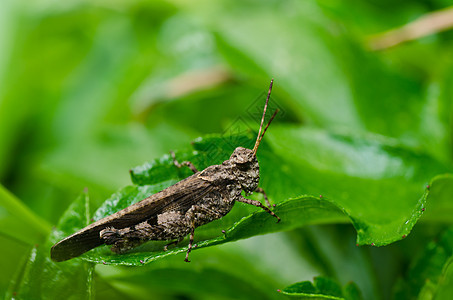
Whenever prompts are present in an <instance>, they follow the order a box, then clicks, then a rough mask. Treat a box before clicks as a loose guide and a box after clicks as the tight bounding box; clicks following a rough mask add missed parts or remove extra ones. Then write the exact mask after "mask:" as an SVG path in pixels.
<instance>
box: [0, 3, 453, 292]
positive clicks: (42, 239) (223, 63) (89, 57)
mask: <svg viewBox="0 0 453 300" xmlns="http://www.w3.org/2000/svg"><path fill="white" fill-rule="evenodd" d="M2 4H3V5H2V9H1V10H0V20H1V23H2V26H0V41H1V42H2V45H3V47H2V49H1V50H0V79H1V80H0V182H1V184H2V185H0V241H1V243H2V249H1V250H0V251H1V255H0V265H1V266H2V272H1V274H0V292H1V293H0V295H1V296H5V297H6V298H18V299H32V298H41V299H55V298H61V297H62V296H63V297H65V298H68V297H72V298H75V299H80V298H96V299H104V298H108V299H127V298H130V299H148V298H149V297H151V296H152V298H153V299H159V298H163V299H168V298H180V297H185V298H197V299H212V298H213V297H216V298H220V299H231V298H235V299H237V298H244V299H251V298H262V299H274V298H276V299H277V298H278V299H284V298H285V297H286V298H288V297H289V298H301V299H308V298H309V299H388V298H394V299H415V298H421V299H424V298H430V299H449V298H451V295H452V294H453V291H452V289H451V287H452V286H453V285H452V282H453V268H452V266H453V264H452V261H453V256H452V253H453V252H452V249H453V246H452V245H453V234H452V227H451V226H452V222H453V218H452V217H451V216H452V215H453V202H452V201H451V199H452V196H453V166H452V157H453V155H452V154H453V151H452V136H453V133H452V115H453V111H452V105H451V99H452V96H453V89H452V87H453V72H452V70H453V68H452V66H453V60H452V57H451V49H452V47H453V45H452V39H451V35H452V32H451V31H445V32H441V33H436V34H433V35H431V36H426V37H423V38H420V39H418V40H415V41H410V42H406V43H402V44H400V45H397V46H395V47H392V48H388V49H384V50H380V51H375V50H372V49H371V48H370V45H371V43H370V40H371V41H372V40H373V39H376V36H375V34H377V33H380V32H384V31H387V30H390V29H392V28H395V27H397V26H401V25H403V24H405V23H407V22H409V21H412V20H414V19H416V18H418V17H420V16H422V15H423V14H426V13H430V12H432V11H433V10H436V9H441V8H444V7H445V5H447V2H445V1H442V0H431V1H423V2H413V1H400V2H398V3H394V2H389V1H384V2H380V3H376V2H374V1H365V2H364V1H360V2H359V1H354V2H350V3H343V2H338V1H317V2H315V1H273V0H269V1H254V0H249V1H242V2H241V3H235V2H231V1H201V0H200V1H194V2H191V3H188V2H184V1H166V2H165V1H154V2H149V3H148V2H147V1H142V0H134V1H113V2H106V1H95V3H93V2H86V1H64V2H61V3H56V2H54V1H53V2H51V1H47V0H43V1H31V2H30V1H27V2H25V1H12V0H7V1H4V2H3V3H2ZM383 20H385V21H383ZM271 77H273V78H274V79H275V83H274V90H273V94H272V99H271V109H270V110H273V109H275V108H279V109H280V111H281V112H280V113H279V114H278V115H277V118H276V120H275V121H274V123H273V124H272V125H271V127H270V128H269V130H268V131H267V133H266V136H265V137H264V139H263V143H262V145H261V146H260V149H259V151H258V160H259V162H260V174H261V180H260V186H261V187H263V189H264V190H265V191H266V192H267V194H268V195H269V198H270V200H271V202H272V203H275V204H276V206H275V208H274V210H275V212H276V214H278V215H279V216H280V218H281V219H282V221H281V222H280V223H278V224H276V223H275V219H273V218H272V217H271V216H269V215H268V214H267V213H265V212H262V211H260V210H259V209H256V208H254V207H249V206H248V205H245V204H242V203H237V204H236V205H235V207H234V208H233V210H232V212H231V213H230V214H228V215H227V216H226V217H224V218H222V219H220V220H217V221H214V222H212V223H210V224H207V225H205V226H203V227H200V228H198V229H197V230H196V232H195V233H196V235H195V237H196V240H197V245H198V247H197V248H195V249H194V251H193V253H191V260H192V262H191V263H190V264H187V263H184V261H183V257H184V254H183V253H184V252H185V251H186V249H187V241H184V242H182V243H180V244H178V245H176V246H175V247H171V248H169V250H168V251H165V252H164V251H163V245H164V244H165V242H151V243H147V244H145V245H143V246H140V247H139V248H137V249H136V250H134V251H131V252H130V253H127V254H124V255H114V254H113V253H112V252H110V251H109V249H108V247H106V246H102V247H99V248H97V249H95V250H92V251H90V252H88V253H86V254H84V255H83V256H82V257H81V258H77V259H73V260H71V261H68V262H64V263H54V262H52V261H51V260H50V258H49V250H50V247H51V246H52V244H53V243H55V242H56V241H58V240H59V239H61V238H63V237H65V236H67V235H69V234H71V233H73V232H75V231H76V230H77V229H79V228H82V227H84V226H85V225H86V224H87V223H88V222H91V220H98V219H100V218H102V217H105V216H107V215H110V214H111V213H113V212H115V211H118V210H119V209H122V208H124V207H126V206H128V205H130V204H131V203H134V202H136V201H139V200H141V199H143V198H145V197H146V196H147V195H149V194H151V193H155V192H158V191H159V190H161V189H163V188H165V187H167V186H169V185H171V184H173V183H175V182H176V181H178V180H180V179H182V178H185V177H187V176H188V175H189V174H190V170H185V169H181V170H179V169H177V168H175V167H174V165H173V164H172V159H171V158H170V156H169V155H168V153H169V151H170V150H176V151H175V152H176V156H177V158H178V160H180V161H182V160H190V161H192V162H193V163H194V164H195V165H196V166H197V168H198V169H202V168H205V167H207V166H209V165H212V164H218V163H221V162H222V161H223V160H225V159H228V157H229V155H230V154H231V152H232V151H233V150H234V148H235V147H236V146H244V147H251V145H253V143H254V139H255V137H256V134H257V132H256V131H257V127H258V125H257V124H258V123H259V118H260V114H261V112H262V106H263V103H264V99H265V91H267V85H268V83H269V80H270V78H271ZM131 168H132V169H131ZM129 169H131V170H130V178H129V176H128V174H127V171H128V170H129ZM84 188H87V191H85V192H84V193H82V194H81V195H80V191H81V190H82V189H84ZM88 191H89V192H88ZM88 193H89V194H90V197H89V198H88ZM77 195H79V196H77ZM251 197H253V198H254V199H256V200H260V201H261V200H263V199H262V197H261V196H260V195H251ZM75 198H77V199H76V200H75V201H74V202H73V201H72V200H73V199H75ZM105 199H107V200H105ZM90 211H94V213H90ZM52 225H55V227H54V228H52ZM351 225H352V226H351ZM222 231H224V233H223V232H222ZM11 278H12V279H11ZM313 278H314V279H313ZM307 280H308V281H307ZM285 287H286V288H285ZM278 290H280V292H279V291H278Z"/></svg>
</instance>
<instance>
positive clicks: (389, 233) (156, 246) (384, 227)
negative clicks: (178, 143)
mask: <svg viewBox="0 0 453 300" xmlns="http://www.w3.org/2000/svg"><path fill="white" fill-rule="evenodd" d="M253 137H254V134H249V135H239V136H227V137H219V136H208V137H205V138H203V139H198V140H197V141H195V143H194V148H195V151H190V150H187V151H184V152H180V153H177V156H176V157H177V159H178V160H180V161H182V160H190V161H192V162H194V163H195V165H196V166H198V167H199V168H200V169H201V168H204V167H206V166H208V165H209V164H214V163H220V162H221V161H223V160H225V159H228V156H229V154H230V153H231V152H232V151H233V149H234V148H235V147H236V146H237V145H244V146H246V147H251V145H252V144H253ZM296 149H297V150H296ZM300 154H303V155H300ZM259 160H260V162H261V178H262V181H261V184H260V185H261V186H262V187H263V188H264V189H265V190H266V191H267V193H268V195H269V197H270V199H271V200H272V201H274V202H279V204H278V205H277V206H276V207H275V213H276V214H277V215H279V216H280V218H281V219H282V220H283V221H282V222H281V223H280V224H275V219H273V218H272V217H271V216H270V215H269V214H267V213H266V212H264V211H257V209H256V208H253V207H247V208H245V207H244V206H247V205H245V204H237V205H235V207H234V209H233V210H232V212H231V213H230V214H228V215H227V216H226V217H224V218H222V219H221V220H218V221H215V222H212V223H210V224H207V225H205V226H203V227H201V228H199V229H197V230H196V238H197V240H198V241H199V242H198V248H201V247H207V246H211V245H215V244H221V243H225V242H228V241H234V240H238V239H244V238H248V237H251V236H254V235H258V234H265V233H270V232H276V231H284V230H290V229H294V228H297V227H301V226H305V225H307V224H325V223H338V222H341V223H344V222H346V221H347V218H346V217H345V215H346V216H348V217H349V218H350V220H351V222H352V223H353V225H354V227H355V228H356V230H357V233H358V237H357V240H358V243H359V244H372V245H376V246H381V245H386V244H389V243H391V242H394V241H397V240H400V239H402V238H404V237H405V236H407V235H408V234H409V233H410V231H411V229H412V227H413V226H414V224H415V223H416V222H417V220H418V219H419V218H420V216H421V214H422V213H423V210H424V206H425V202H426V197H427V195H428V194H429V190H428V189H426V188H425V186H426V183H427V182H429V180H430V179H431V178H432V177H433V176H434V175H436V174H438V173H441V172H444V171H445V170H447V169H446V168H445V167H444V166H443V165H441V164H440V163H438V162H436V161H435V160H433V159H432V158H430V157H429V156H426V155H424V154H422V153H416V152H414V151H412V150H410V149H407V148H405V147H402V146H399V145H398V144H396V143H395V142H394V141H393V140H388V139H383V138H382V137H379V136H367V137H362V136H353V135H345V134H333V133H326V132H324V131H321V130H314V129H306V128H299V127H288V126H285V127H278V126H275V127H274V128H273V133H272V134H269V135H268V136H267V143H266V142H264V143H263V145H262V146H261V147H260V151H259ZM346 162H347V163H346ZM131 175H132V180H133V182H134V183H137V184H139V186H131V187H127V188H125V189H123V190H121V191H120V192H118V193H117V194H115V195H114V196H113V197H112V198H111V199H109V200H108V201H106V202H105V203H104V205H103V206H102V207H101V208H100V209H99V210H98V211H97V212H96V214H95V217H94V219H95V220H99V219H101V218H103V217H106V216H108V215H110V214H112V213H114V212H116V211H118V210H120V209H123V208H125V207H127V206H129V205H131V204H132V203H135V202H137V201H139V200H142V199H144V198H146V197H147V196H149V195H150V194H153V193H156V192H158V191H160V190H162V189H164V188H165V187H167V186H169V185H171V184H172V183H174V182H176V181H177V180H179V179H182V178H184V177H186V176H188V175H190V171H189V170H187V169H186V170H184V169H182V170H179V169H177V168H176V167H174V165H173V163H172V159H171V158H170V157H169V156H168V155H166V156H164V157H163V158H162V159H160V160H155V161H153V162H152V163H150V164H145V165H143V166H141V167H137V168H135V169H133V170H132V171H131ZM144 184H150V185H144ZM304 193H307V194H311V195H317V196H299V197H296V196H297V195H300V194H304ZM395 198H397V199H398V201H394V199H395ZM286 199H288V200H286ZM253 211H257V212H256V213H254V214H251V215H250V213H251V212H253ZM241 217H242V219H240V218H241ZM238 220H239V221H238ZM222 230H225V231H226V233H225V235H222V234H221V231H222ZM149 245H153V246H149ZM149 245H148V246H146V245H145V246H142V247H140V248H138V249H137V251H134V252H131V253H128V254H123V255H114V254H112V253H110V252H109V251H108V249H106V247H100V248H98V249H96V250H94V251H91V252H89V253H87V254H86V255H84V258H85V259H88V260H90V261H93V262H97V263H105V264H107V263H112V264H126V265H139V264H143V263H147V262H151V261H154V260H156V259H158V258H162V257H165V256H168V255H171V254H176V253H181V252H184V251H185V250H186V249H185V247H181V246H177V247H174V248H172V249H170V250H168V251H166V252H163V251H162V247H163V245H164V243H161V242H155V243H152V244H149ZM147 247H148V248H147Z"/></svg>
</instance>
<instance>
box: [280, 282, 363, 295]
mask: <svg viewBox="0 0 453 300" xmlns="http://www.w3.org/2000/svg"><path fill="white" fill-rule="evenodd" d="M282 294H283V295H285V296H288V297H289V298H291V299H317V300H318V299H319V300H321V299H351V300H356V299H357V300H359V299H362V296H361V293H360V291H359V289H358V288H357V286H356V285H355V284H353V283H348V284H347V285H345V286H344V287H343V288H341V286H340V285H339V284H338V283H337V282H336V281H334V280H332V279H330V278H326V277H315V278H314V280H313V283H312V282H310V281H302V282H298V283H294V284H292V285H290V286H287V287H286V288H284V289H283V290H282Z"/></svg>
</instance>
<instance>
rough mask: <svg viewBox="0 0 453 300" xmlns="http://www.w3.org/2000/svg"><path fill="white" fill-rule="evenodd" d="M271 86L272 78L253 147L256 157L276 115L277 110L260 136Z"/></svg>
mask: <svg viewBox="0 0 453 300" xmlns="http://www.w3.org/2000/svg"><path fill="white" fill-rule="evenodd" d="M273 84H274V78H272V80H271V84H270V85H269V92H268V93H267V99H266V104H264V111H263V117H262V118H261V125H260V130H259V131H258V136H257V137H256V142H255V146H254V147H253V155H254V156H256V151H258V147H259V145H260V143H261V140H262V139H263V136H264V134H265V133H266V130H267V128H268V127H269V125H270V124H271V122H272V120H273V119H274V117H275V115H276V114H277V113H278V109H276V110H275V112H274V114H273V115H272V117H271V119H270V120H269V122H268V123H267V125H266V128H264V131H263V134H261V130H262V129H263V124H264V117H265V116H266V110H267V104H268V103H269V99H270V97H271V92H272V85H273Z"/></svg>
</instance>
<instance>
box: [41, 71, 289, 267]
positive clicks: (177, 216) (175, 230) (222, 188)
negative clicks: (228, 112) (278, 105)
mask: <svg viewBox="0 0 453 300" xmlns="http://www.w3.org/2000/svg"><path fill="white" fill-rule="evenodd" d="M272 84H273V79H272V80H271V83H270V86H269V92H268V94H267V99H266V103H265V105H264V110H263V116H262V118H261V125H260V128H259V132H258V136H257V138H256V142H255V146H254V147H253V149H246V148H243V147H238V148H236V149H235V150H234V151H233V153H232V154H231V156H230V159H228V160H226V161H224V162H223V163H222V164H221V165H212V166H209V167H207V168H206V169H204V170H203V171H198V170H197V169H196V168H195V166H194V165H193V164H192V163H191V162H188V161H185V162H182V163H179V162H178V161H177V160H176V158H175V155H174V153H173V152H172V157H173V162H174V165H175V166H176V167H179V168H181V167H183V166H187V167H189V168H190V169H191V170H192V171H193V172H194V174H193V175H192V176H190V177H187V178H186V179H184V180H181V181H179V182H177V183H176V184H174V185H172V186H170V187H168V188H166V189H164V190H162V191H160V192H158V193H156V194H154V195H151V196H149V197H148V198H145V199H143V200H141V201H139V202H137V203H135V204H132V205H131V206H129V207H126V208H125V209H123V210H120V211H118V212H117V213H114V214H112V215H110V216H108V217H105V218H103V219H101V220H99V221H96V222H94V223H93V224H91V225H88V226H87V227H85V228H83V229H81V230H80V231H78V232H76V233H74V234H73V235H70V236H68V237H66V238H65V239H63V240H61V241H60V242H58V243H56V244H55V245H54V246H53V247H52V249H51V252H50V256H51V258H52V260H54V261H57V262H58V261H65V260H68V259H71V258H74V257H77V256H79V255H81V254H83V253H85V252H87V251H89V250H91V249H93V248H95V247H98V246H100V245H103V244H106V245H112V247H111V250H112V251H113V252H115V253H124V252H126V251H128V250H130V249H132V248H134V247H137V246H138V245H140V244H142V243H144V242H146V241H149V240H164V241H172V240H173V242H171V243H169V244H168V245H166V246H165V248H164V249H165V250H166V249H167V246H169V245H171V244H177V243H179V242H180V241H182V240H183V239H184V237H186V236H187V235H189V234H190V237H189V246H188V249H187V252H186V257H185V261H186V262H189V253H190V252H191V250H192V248H193V247H194V244H193V241H194V232H195V228H197V227H199V226H201V225H204V224H207V223H209V222H211V221H214V220H216V219H220V218H222V217H223V216H225V215H226V214H227V213H228V212H229V211H230V210H231V209H232V207H233V205H234V203H235V202H236V201H238V202H243V203H247V204H251V205H254V206H257V207H260V208H262V209H264V210H265V211H266V212H268V213H269V214H271V215H272V216H274V217H275V218H276V219H277V223H278V222H279V221H280V218H279V217H278V216H277V215H276V214H274V213H273V212H272V211H271V210H270V209H269V208H268V207H270V204H269V200H268V198H267V196H266V193H265V192H264V190H263V189H261V188H258V181H259V179H260V175H259V165H258V160H257V159H256V152H257V150H258V147H259V145H260V143H261V140H262V138H263V136H264V134H265V133H266V130H267V129H268V127H269V125H270V123H271V122H272V120H273V119H274V117H275V115H276V114H277V112H278V110H276V111H275V112H274V114H273V115H272V117H271V118H270V120H269V122H268V123H267V126H266V127H265V128H264V130H263V123H264V118H265V116H266V110H267V106H268V103H269V98H270V95H271V91H272ZM261 131H263V132H262V133H261ZM242 190H243V191H244V192H245V193H246V194H250V193H252V192H259V193H262V194H263V196H264V199H265V202H266V205H267V206H264V205H263V204H262V203H261V202H259V201H256V200H250V199H247V198H245V197H244V196H242V195H241V192H242Z"/></svg>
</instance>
